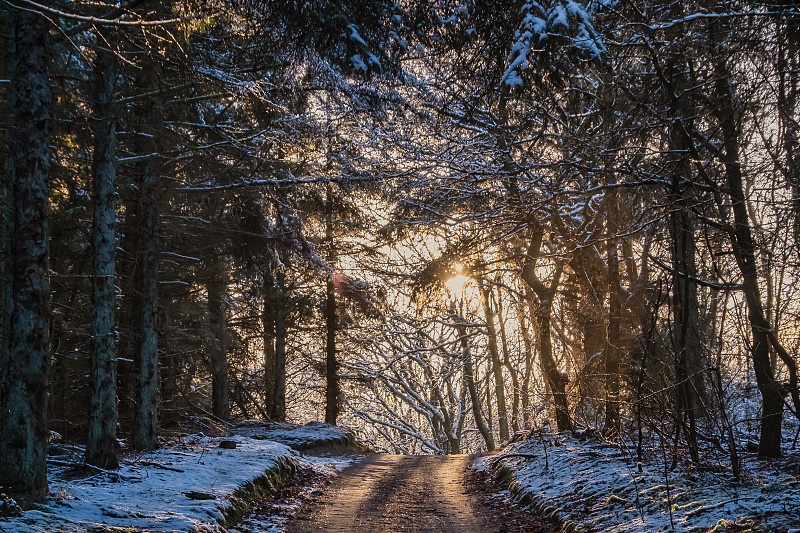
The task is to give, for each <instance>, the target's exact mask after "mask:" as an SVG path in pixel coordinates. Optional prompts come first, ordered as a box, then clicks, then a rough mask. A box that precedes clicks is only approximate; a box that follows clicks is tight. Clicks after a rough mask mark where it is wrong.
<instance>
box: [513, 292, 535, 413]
mask: <svg viewBox="0 0 800 533" xmlns="http://www.w3.org/2000/svg"><path fill="white" fill-rule="evenodd" d="M517 323H518V324H519V333H520V336H521V337H522V345H523V347H524V349H525V372H524V373H523V374H522V412H523V423H522V428H523V429H530V428H531V426H532V425H533V414H532V413H531V393H530V388H531V376H532V375H533V339H531V333H530V330H529V329H528V321H527V319H526V318H525V311H524V310H523V307H522V303H520V305H518V306H517Z"/></svg>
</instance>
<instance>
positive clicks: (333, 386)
mask: <svg viewBox="0 0 800 533" xmlns="http://www.w3.org/2000/svg"><path fill="white" fill-rule="evenodd" d="M325 240H326V241H327V243H328V249H329V252H328V262H329V264H330V265H331V267H332V268H333V270H331V271H330V272H329V273H328V276H327V277H326V279H325V333H326V335H325V382H326V387H325V422H326V423H327V424H330V425H332V426H335V425H336V419H337V418H338V417H339V363H338V361H337V360H336V330H337V329H338V327H339V318H338V316H337V314H336V282H337V280H336V276H337V275H338V272H337V271H336V268H335V266H336V249H335V243H334V242H333V197H332V194H331V189H330V185H328V189H327V195H326V202H325Z"/></svg>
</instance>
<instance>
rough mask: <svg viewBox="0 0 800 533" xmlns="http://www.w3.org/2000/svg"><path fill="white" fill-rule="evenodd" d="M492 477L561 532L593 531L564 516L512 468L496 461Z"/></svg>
mask: <svg viewBox="0 0 800 533" xmlns="http://www.w3.org/2000/svg"><path fill="white" fill-rule="evenodd" d="M492 478H493V479H494V480H495V481H496V482H497V483H499V484H500V486H502V487H503V488H505V489H506V490H508V491H509V492H510V493H511V495H512V496H513V497H514V501H516V502H518V503H519V504H520V505H522V506H523V507H525V508H526V509H529V510H530V511H532V512H533V513H535V514H537V515H539V516H541V517H542V518H544V519H545V520H547V521H548V522H550V523H551V524H553V525H554V526H556V527H558V528H559V531H560V532H561V533H592V531H593V530H592V529H586V528H584V527H581V525H580V524H578V523H577V522H573V521H571V520H567V519H566V518H564V516H563V515H562V510H561V508H559V507H556V506H554V505H553V504H552V503H550V502H549V501H548V500H546V499H545V498H543V497H541V496H540V495H538V494H536V493H534V492H531V491H528V490H526V489H525V487H524V486H523V485H522V484H521V483H519V481H517V476H516V474H515V473H514V470H513V469H512V468H510V467H508V466H505V465H501V464H499V463H495V464H494V465H492Z"/></svg>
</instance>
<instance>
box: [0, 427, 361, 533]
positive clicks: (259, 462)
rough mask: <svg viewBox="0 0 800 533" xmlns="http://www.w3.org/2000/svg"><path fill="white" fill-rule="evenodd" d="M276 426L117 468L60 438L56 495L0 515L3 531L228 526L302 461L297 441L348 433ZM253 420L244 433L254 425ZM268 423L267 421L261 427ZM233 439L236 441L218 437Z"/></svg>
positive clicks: (52, 475) (52, 460) (323, 440)
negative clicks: (102, 466)
mask: <svg viewBox="0 0 800 533" xmlns="http://www.w3.org/2000/svg"><path fill="white" fill-rule="evenodd" d="M271 426H273V427H272V428H271V431H270V435H271V436H272V437H274V438H273V439H272V440H266V438H263V437H265V436H264V435H257V437H260V438H254V437H252V436H249V435H242V434H238V433H239V431H238V430H236V433H237V434H234V435H232V436H229V437H225V438H211V437H207V436H205V435H203V434H197V435H192V436H189V437H183V438H182V439H180V440H178V441H176V442H173V443H171V444H170V445H168V446H165V447H163V448H161V449H159V450H156V451H153V452H148V453H143V454H140V455H135V456H127V457H125V458H124V459H123V460H122V461H121V467H120V468H119V470H114V471H104V470H99V469H94V468H90V467H87V466H85V465H83V464H82V459H83V449H82V448H81V447H78V446H66V445H62V446H58V447H57V448H55V450H54V451H56V452H59V455H53V454H51V455H50V456H49V457H48V476H49V479H50V495H49V496H48V497H47V498H46V499H45V501H43V502H42V503H41V504H40V505H38V506H37V508H36V509H33V510H28V511H25V512H24V513H23V516H21V517H16V518H7V519H2V520H0V531H3V532H9V533H10V532H14V533H52V532H56V531H58V532H63V533H78V532H86V531H113V530H114V529H115V528H125V530H126V531H130V530H131V529H133V530H146V531H171V532H178V531H187V532H194V531H201V532H213V533H223V532H225V531H226V529H225V526H226V525H228V524H232V523H234V522H236V521H237V520H238V518H239V517H240V516H241V515H242V513H243V512H245V511H246V510H247V508H249V504H250V502H251V501H252V500H253V499H255V498H257V497H259V496H263V495H264V494H265V493H266V492H269V491H271V490H273V489H274V488H275V487H276V486H277V485H278V484H280V483H282V482H284V481H285V480H286V479H288V478H289V477H290V476H291V475H293V473H294V471H295V470H296V468H297V465H298V464H299V462H300V460H301V459H300V456H299V453H298V452H297V451H295V450H293V449H291V448H290V446H289V445H287V444H286V443H280V442H276V440H278V439H281V440H284V441H285V442H287V443H288V442H289V441H290V442H292V443H293V444H294V445H296V446H299V447H311V446H313V445H315V444H327V443H328V442H329V441H330V440H331V439H332V438H334V437H335V438H336V439H341V438H343V437H346V434H345V433H344V432H343V431H341V430H338V429H336V428H332V427H330V426H325V425H321V424H320V425H314V426H290V425H288V424H286V425H281V426H282V428H277V427H274V426H275V425H271ZM257 429H258V428H257V427H255V426H251V427H248V428H246V429H245V430H244V431H243V432H244V433H254V432H256V430H257ZM262 429H263V427H262ZM223 440H226V441H234V442H235V443H236V447H235V448H234V449H228V448H221V447H220V442H221V441H223Z"/></svg>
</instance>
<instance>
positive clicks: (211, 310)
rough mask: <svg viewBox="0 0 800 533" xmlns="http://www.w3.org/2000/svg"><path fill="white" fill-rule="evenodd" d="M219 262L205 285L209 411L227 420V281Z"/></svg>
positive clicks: (228, 415) (228, 414) (228, 410)
mask: <svg viewBox="0 0 800 533" xmlns="http://www.w3.org/2000/svg"><path fill="white" fill-rule="evenodd" d="M224 278H225V273H224V271H223V267H222V266H221V265H217V269H215V271H214V273H213V274H212V279H211V281H209V282H208V284H207V285H206V290H207V291H208V317H209V326H210V328H211V337H212V338H211V350H210V351H211V354H210V355H211V412H212V413H214V416H216V417H217V418H221V419H223V420H227V419H228V418H229V417H230V406H229V405H228V343H227V341H226V337H227V331H228V316H227V304H226V303H225V296H226V292H227V291H226V289H227V287H226V286H227V283H226V282H225V279H224Z"/></svg>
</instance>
